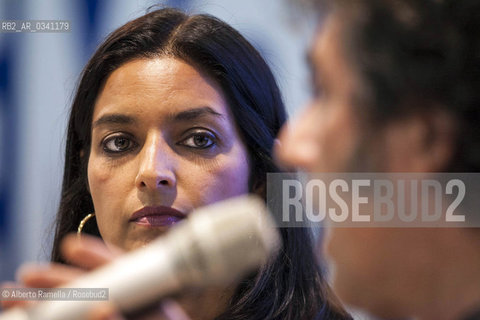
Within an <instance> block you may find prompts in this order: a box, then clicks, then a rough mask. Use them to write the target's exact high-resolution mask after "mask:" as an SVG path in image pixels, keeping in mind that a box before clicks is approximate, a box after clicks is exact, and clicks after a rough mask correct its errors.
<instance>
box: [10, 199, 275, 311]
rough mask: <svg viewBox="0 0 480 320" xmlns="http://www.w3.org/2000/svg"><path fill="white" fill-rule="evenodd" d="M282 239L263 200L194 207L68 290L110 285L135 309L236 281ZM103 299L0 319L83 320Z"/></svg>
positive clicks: (113, 294)
mask: <svg viewBox="0 0 480 320" xmlns="http://www.w3.org/2000/svg"><path fill="white" fill-rule="evenodd" d="M280 245H281V244H280V237H279V234H278V231H277V230H276V228H275V225H274V222H273V219H272V217H271V216H270V214H269V212H268V210H267V209H266V207H265V204H264V202H263V200H261V199H259V198H257V197H254V196H251V195H250V196H242V197H237V198H232V199H228V200H225V201H221V202H217V203H215V204H213V205H210V206H206V207H202V208H199V209H196V210H194V211H192V212H191V213H190V214H189V216H188V219H185V220H183V221H181V222H179V223H178V224H177V225H176V226H175V227H173V228H172V229H171V230H170V231H169V232H168V233H167V234H166V235H165V236H162V237H160V238H158V239H156V240H154V241H152V242H151V243H150V244H148V245H147V246H145V247H143V248H141V249H137V250H134V251H131V252H129V253H126V254H124V255H122V256H121V257H119V258H117V259H115V260H114V261H113V262H111V263H109V264H107V265H105V266H102V267H100V268H98V269H96V270H94V271H92V272H89V273H87V274H85V275H84V276H81V277H79V278H78V279H76V280H75V281H73V282H71V283H68V284H66V285H65V286H62V287H63V288H109V299H110V300H111V301H112V302H113V303H114V304H115V305H116V306H117V307H118V308H119V309H120V310H121V311H122V312H133V311H135V310H137V309H139V308H140V307H143V306H145V305H148V304H150V303H153V302H155V301H158V299H159V298H162V297H164V296H166V295H169V294H172V293H175V292H178V291H180V290H182V289H185V288H188V287H192V286H193V287H202V286H208V285H219V284H220V285H222V284H227V283H231V282H232V281H234V280H237V279H239V278H241V277H242V276H244V275H245V274H246V273H247V272H250V271H252V270H254V269H255V268H258V267H259V266H261V265H262V264H264V263H265V262H266V261H267V259H268V258H270V257H272V256H273V255H274V254H275V253H276V252H277V251H278V249H279V248H280ZM99 303H101V301H41V302H39V303H36V304H34V305H32V306H30V307H27V308H18V307H15V308H12V309H10V310H8V311H7V312H5V313H3V314H1V315H0V320H44V319H49V320H64V319H69V320H80V319H85V318H86V317H87V314H88V312H89V311H90V310H91V309H92V308H94V307H95V306H96V305H98V304H99Z"/></svg>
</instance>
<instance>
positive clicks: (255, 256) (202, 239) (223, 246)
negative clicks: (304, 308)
mask: <svg viewBox="0 0 480 320" xmlns="http://www.w3.org/2000/svg"><path fill="white" fill-rule="evenodd" d="M186 235H188V237H186ZM168 237H169V238H170V240H172V241H174V242H175V243H176V244H175V246H176V247H177V248H182V249H181V251H183V252H184V253H185V254H184V255H182V256H183V257H184V259H182V260H183V263H182V264H183V267H185V269H184V271H185V273H184V275H185V276H184V277H181V279H184V280H185V285H187V286H188V285H192V284H193V285H198V286H205V285H215V284H225V283H228V282H231V281H234V280H237V279H239V278H240V277H242V276H244V275H245V274H246V273H248V272H251V271H253V270H254V269H256V268H258V267H260V266H261V265H263V264H264V263H265V262H266V261H267V260H268V259H269V258H272V257H273V256H274V255H276V253H277V251H278V250H279V248H280V246H281V240H280V236H279V233H278V230H277V229H276V227H275V223H274V221H273V218H272V217H271V215H270V213H269V212H268V210H267V208H266V206H265V202H264V201H263V200H261V199H260V198H258V197H256V196H253V195H248V196H241V197H236V198H231V199H228V200H225V201H221V202H217V203H215V204H213V205H209V206H206V207H202V208H198V209H196V210H194V211H192V212H191V213H190V215H189V217H188V219H187V220H186V221H185V223H184V224H183V225H179V226H178V227H176V228H174V229H172V232H171V235H168ZM182 269H183V268H182Z"/></svg>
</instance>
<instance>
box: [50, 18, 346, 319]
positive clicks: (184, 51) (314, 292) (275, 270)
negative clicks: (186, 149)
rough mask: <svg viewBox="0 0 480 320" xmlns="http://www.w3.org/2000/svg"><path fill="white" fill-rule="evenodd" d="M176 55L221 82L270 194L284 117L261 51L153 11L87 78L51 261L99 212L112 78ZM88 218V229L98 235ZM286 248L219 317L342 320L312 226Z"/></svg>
mask: <svg viewBox="0 0 480 320" xmlns="http://www.w3.org/2000/svg"><path fill="white" fill-rule="evenodd" d="M161 56H171V57H175V58H178V59H182V60H184V61H186V62H187V63H190V64H192V65H193V66H195V67H196V68H199V69H200V70H201V71H202V72H204V73H205V74H207V75H208V76H209V77H211V78H212V79H213V80H214V81H216V83H217V84H218V85H219V86H220V87H221V89H222V91H223V93H224V95H225V97H226V99H227V102H228V105H229V106H230V109H231V112H232V114H233V117H234V119H235V122H236V125H237V127H238V128H239V130H240V133H241V137H242V139H243V140H244V143H245V145H246V147H247V149H248V153H249V156H250V163H251V168H252V170H251V174H250V180H249V184H250V190H251V191H255V192H257V193H264V189H265V184H266V173H267V172H275V171H276V170H277V169H276V167H275V165H274V163H273V160H272V156H271V155H272V146H273V141H274V138H275V136H276V134H277V133H278V131H279V129H280V127H281V126H282V124H283V123H284V122H285V120H286V113H285V108H284V105H283V102H282V99H281V95H280V92H279V89H278V87H277V84H276V82H275V80H274V77H273V75H272V73H271V71H270V69H269V67H268V66H267V64H266V63H265V61H264V60H263V58H262V57H261V56H260V54H259V53H258V52H257V51H256V50H255V48H253V47H252V46H251V45H250V44H249V43H248V42H247V40H245V39H244V38H243V37H242V36H241V35H240V34H239V33H238V32H237V31H236V30H234V29H233V28H231V27H230V26H229V25H227V24H226V23H224V22H222V21H220V20H218V19H216V18H214V17H212V16H208V15H194V16H188V15H186V14H184V13H182V12H180V11H177V10H174V9H161V10H156V11H153V12H150V13H148V14H146V15H144V16H142V17H140V18H138V19H136V20H133V21H131V22H129V23H127V24H125V25H124V26H122V27H120V28H119V29H117V30H116V31H114V32H113V33H112V34H111V35H110V36H109V37H108V38H107V39H106V40H105V41H104V42H103V43H102V44H101V46H100V47H99V48H98V49H97V51H96V52H95V54H94V55H93V57H92V58H91V59H90V61H89V62H88V64H87V65H86V67H85V69H84V70H83V73H82V75H81V81H80V83H79V86H78V89H77V92H76V96H75V98H74V101H73V105H72V109H71V114H70V120H69V124H68V133H67V144H66V154H65V172H64V180H63V186H62V196H61V203H60V208H59V211H58V216H57V221H56V233H55V240H54V245H53V252H52V260H53V261H56V262H65V261H63V260H62V257H61V254H60V251H59V244H60V242H61V240H62V238H63V237H64V236H65V235H66V234H67V233H70V232H74V231H75V230H76V228H77V226H78V224H79V222H80V220H81V219H82V218H83V217H84V216H85V215H86V214H87V213H89V212H92V211H94V207H93V202H92V198H91V196H90V193H89V191H88V181H87V174H86V172H87V164H88V158H89V151H90V144H91V124H92V115H93V109H94V105H95V99H96V98H97V96H98V94H99V92H100V90H101V89H102V86H103V84H104V83H105V81H106V79H107V77H108V76H109V75H110V74H111V73H112V72H113V71H114V70H115V69H117V68H119V67H120V66H121V65H122V64H124V63H126V62H127V61H130V60H132V59H135V58H154V57H161ZM92 225H94V224H91V223H88V224H87V226H90V229H86V230H85V231H87V232H89V233H93V234H97V235H99V232H98V229H97V227H96V226H93V227H91V226H92ZM281 234H282V237H283V243H284V247H283V250H282V251H281V253H280V254H279V255H278V256H277V257H276V259H275V260H274V261H273V262H272V263H270V264H268V265H266V266H264V267H263V268H262V270H261V271H260V272H259V273H258V274H257V275H254V276H251V277H250V278H248V279H245V280H244V281H243V282H242V283H241V284H240V285H239V287H238V289H237V290H236V293H235V294H234V296H233V297H232V299H231V302H230V305H229V306H228V308H227V310H226V311H225V312H224V314H222V315H220V316H219V317H218V318H217V319H230V320H233V319H262V320H265V319H312V318H313V317H314V315H315V314H317V313H318V312H319V311H320V310H323V312H324V314H325V319H337V318H338V319H343V317H342V315H341V313H337V311H335V310H336V308H335V307H333V306H332V305H331V304H330V303H329V302H328V301H327V298H326V297H327V295H328V292H327V291H326V290H327V286H326V285H325V283H324V281H323V280H322V278H321V274H320V272H319V271H318V267H317V266H316V263H315V259H314V257H313V251H312V245H311V243H312V241H311V239H310V235H309V233H308V230H305V229H300V228H296V229H282V230H281Z"/></svg>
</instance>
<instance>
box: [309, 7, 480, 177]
mask: <svg viewBox="0 0 480 320" xmlns="http://www.w3.org/2000/svg"><path fill="white" fill-rule="evenodd" d="M313 3H314V4H316V5H320V9H319V10H318V12H321V13H322V14H325V12H326V9H327V11H328V10H331V11H335V12H337V13H339V14H342V15H344V19H342V21H344V23H345V26H346V27H345V28H343V29H344V30H343V34H342V36H343V39H342V40H343V41H342V43H343V45H344V50H345V52H346V55H347V59H348V60H349V62H350V63H351V65H352V67H353V68H354V70H356V71H357V72H358V74H359V75H360V78H361V79H362V81H363V84H364V88H362V89H365V88H366V91H367V93H366V94H365V92H362V93H358V95H357V96H356V97H354V99H357V100H356V101H355V103H356V104H357V105H360V106H361V107H362V110H365V111H359V112H361V113H365V114H367V116H368V118H370V120H373V121H372V123H386V122H388V121H387V120H390V119H393V118H396V117H398V116H400V115H402V114H408V113H411V112H413V113H426V114H427V115H428V113H429V112H432V111H433V110H435V108H437V110H438V109H442V111H444V112H446V113H447V114H449V115H450V116H451V117H452V119H453V120H454V121H456V122H457V124H458V125H457V127H458V130H457V132H456V137H455V142H456V143H455V148H456V149H455V152H454V155H453V157H452V158H451V159H450V163H449V165H448V166H447V167H446V168H444V171H451V172H477V171H480V36H479V35H480V1H478V0H362V1H348V0H320V1H313Z"/></svg>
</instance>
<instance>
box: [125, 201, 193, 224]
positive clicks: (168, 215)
mask: <svg viewBox="0 0 480 320" xmlns="http://www.w3.org/2000/svg"><path fill="white" fill-rule="evenodd" d="M185 218H186V214H184V213H183V212H181V211H178V210H176V209H174V208H171V207H164V206H158V207H144V208H142V209H140V210H137V211H135V212H134V213H133V214H132V217H131V218H130V222H134V223H136V224H138V225H141V226H146V227H164V226H171V225H173V224H175V223H177V222H178V221H180V220H182V219H185Z"/></svg>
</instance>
